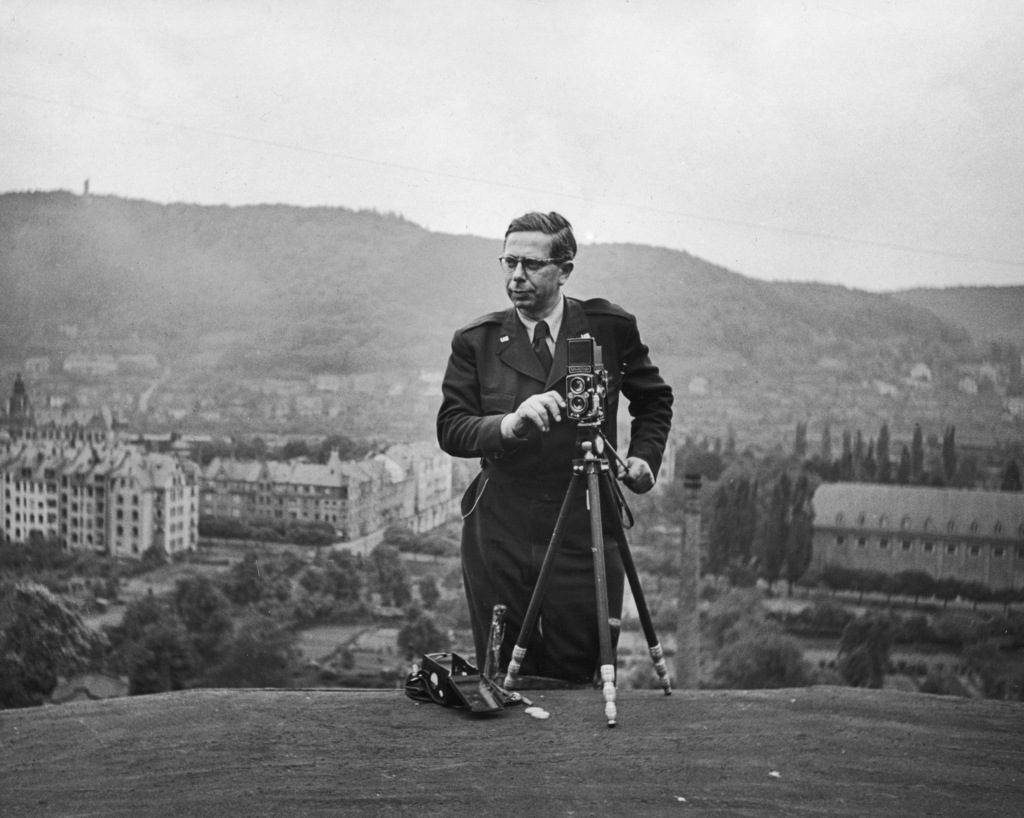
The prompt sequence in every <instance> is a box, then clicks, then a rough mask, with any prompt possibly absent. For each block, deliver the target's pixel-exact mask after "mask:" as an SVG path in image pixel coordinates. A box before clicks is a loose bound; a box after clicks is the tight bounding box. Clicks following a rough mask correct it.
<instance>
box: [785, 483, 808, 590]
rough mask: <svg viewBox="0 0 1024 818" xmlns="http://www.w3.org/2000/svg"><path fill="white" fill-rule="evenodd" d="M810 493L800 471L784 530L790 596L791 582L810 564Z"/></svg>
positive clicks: (786, 570)
mask: <svg viewBox="0 0 1024 818" xmlns="http://www.w3.org/2000/svg"><path fill="white" fill-rule="evenodd" d="M812 495H813V491H812V490H811V485H810V480H809V479H808V477H807V473H806V472H801V473H800V476H799V477H797V479H796V484H795V485H794V487H793V499H792V504H791V510H790V515H789V531H788V532H786V559H785V575H786V582H787V583H788V586H789V595H790V596H792V595H793V583H795V582H796V581H797V580H798V579H800V577H802V576H803V575H804V573H805V572H806V571H807V568H808V567H809V566H810V564H811V538H812V535H813V530H812V526H811V523H812V521H813V519H814V512H813V510H812V508H811V496H812Z"/></svg>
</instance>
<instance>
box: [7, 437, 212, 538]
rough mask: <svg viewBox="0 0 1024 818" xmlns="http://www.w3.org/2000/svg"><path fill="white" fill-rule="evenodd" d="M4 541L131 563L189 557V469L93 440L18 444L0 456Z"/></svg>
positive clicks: (194, 489) (193, 491)
mask: <svg viewBox="0 0 1024 818" xmlns="http://www.w3.org/2000/svg"><path fill="white" fill-rule="evenodd" d="M0 479H2V485H3V507H2V508H3V518H2V523H3V524H2V528H0V533H2V536H3V539H4V541H5V542H30V541H33V540H36V539H43V540H53V541H56V542H58V543H60V544H61V545H62V546H63V547H64V548H66V549H72V550H90V551H96V552H99V553H103V554H109V555H113V556H126V557H139V556H141V555H142V554H144V553H145V552H146V551H148V550H149V549H151V548H154V547H155V548H158V549H161V550H163V551H164V552H165V553H166V554H168V555H170V554H177V553H180V552H184V551H190V550H194V549H195V548H196V547H197V545H198V540H199V490H198V479H197V474H196V469H195V468H194V467H192V466H191V464H187V463H184V464H183V463H182V462H181V461H179V460H177V459H176V458H174V457H172V456H170V455H162V454H148V453H145V452H142V451H140V450H139V449H137V448H135V447H133V446H127V445H124V444H118V443H110V442H108V443H100V442H96V441H82V440H67V439H46V438H23V439H19V440H15V441H11V442H9V443H7V444H6V445H5V446H4V447H3V448H2V449H0Z"/></svg>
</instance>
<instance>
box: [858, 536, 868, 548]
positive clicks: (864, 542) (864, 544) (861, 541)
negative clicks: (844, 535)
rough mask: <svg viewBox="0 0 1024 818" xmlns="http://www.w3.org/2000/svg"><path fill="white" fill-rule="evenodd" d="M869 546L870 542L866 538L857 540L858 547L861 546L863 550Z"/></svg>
mask: <svg viewBox="0 0 1024 818" xmlns="http://www.w3.org/2000/svg"><path fill="white" fill-rule="evenodd" d="M867 544H868V541H867V538H866V537H858V538H857V545H858V546H860V547H861V548H864V547H865V546H867Z"/></svg>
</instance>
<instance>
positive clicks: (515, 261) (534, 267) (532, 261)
mask: <svg viewBox="0 0 1024 818" xmlns="http://www.w3.org/2000/svg"><path fill="white" fill-rule="evenodd" d="M563 261H565V259H564V258H526V257H525V256H498V263H499V264H501V269H502V270H504V271H505V272H506V273H514V272H515V271H516V267H518V266H519V265H520V264H522V265H523V269H524V270H526V272H528V273H536V272H537V271H538V270H540V269H541V268H543V267H546V266H547V265H549V264H561V263H562V262H563Z"/></svg>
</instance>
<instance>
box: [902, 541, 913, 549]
mask: <svg viewBox="0 0 1024 818" xmlns="http://www.w3.org/2000/svg"><path fill="white" fill-rule="evenodd" d="M900 545H901V547H902V548H903V550H904V551H909V550H910V549H911V548H912V547H913V541H912V540H904V541H903V542H902V543H901V544H900Z"/></svg>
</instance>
